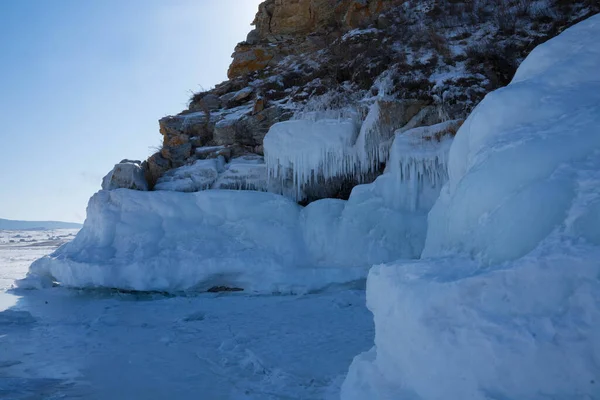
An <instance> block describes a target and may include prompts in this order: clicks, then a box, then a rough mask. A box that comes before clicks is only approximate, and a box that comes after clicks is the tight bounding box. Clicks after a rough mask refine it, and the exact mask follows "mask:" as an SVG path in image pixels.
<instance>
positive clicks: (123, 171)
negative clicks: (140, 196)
mask: <svg viewBox="0 0 600 400" xmlns="http://www.w3.org/2000/svg"><path fill="white" fill-rule="evenodd" d="M143 164H144V163H142V162H141V161H132V160H122V161H121V162H120V163H118V164H117V165H115V167H114V168H113V169H112V171H110V172H109V173H108V175H106V176H105V177H104V178H103V179H102V189H103V190H115V189H133V190H142V191H146V190H148V183H147V182H146V178H145V174H144V168H145V165H143Z"/></svg>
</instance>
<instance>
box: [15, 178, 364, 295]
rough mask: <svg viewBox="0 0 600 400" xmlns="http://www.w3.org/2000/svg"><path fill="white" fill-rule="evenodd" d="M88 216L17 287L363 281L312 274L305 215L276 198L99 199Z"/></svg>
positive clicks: (234, 194)
mask: <svg viewBox="0 0 600 400" xmlns="http://www.w3.org/2000/svg"><path fill="white" fill-rule="evenodd" d="M87 211H88V217H87V219H86V221H85V224H84V227H83V229H82V230H81V231H80V232H79V234H78V235H77V237H76V238H75V239H74V240H73V241H72V242H70V243H68V244H66V245H65V246H63V247H61V248H59V249H58V250H57V251H56V252H55V253H53V254H52V255H50V256H48V257H44V258H42V259H40V260H38V261H36V262H34V263H33V264H32V265H31V267H30V271H29V275H28V278H27V279H25V280H24V281H22V282H21V283H20V286H21V287H27V286H34V287H36V286H37V287H39V286H46V285H48V284H51V283H52V282H53V281H58V282H60V283H61V284H63V285H66V286H73V287H109V288H120V289H127V290H143V291H152V290H155V291H169V292H176V291H185V290H198V291H202V290H207V289H209V288H211V287H214V286H227V287H237V288H243V289H245V290H249V291H256V292H271V293H272V292H278V291H280V292H290V291H292V292H303V291H307V290H313V289H319V288H323V287H326V286H328V285H331V284H337V283H345V282H351V281H354V280H357V279H360V278H364V276H365V275H366V267H363V268H360V269H345V270H339V269H337V270H336V269H328V268H309V267H308V266H307V263H306V259H307V254H306V250H305V247H304V244H303V241H302V234H301V232H300V230H299V228H298V227H299V223H298V220H299V215H300V212H301V207H300V206H298V205H297V204H295V203H294V202H292V201H291V200H289V199H287V198H285V197H282V196H279V195H275V194H272V193H264V192H253V191H229V190H208V191H203V192H197V193H178V192H170V191H159V192H138V191H132V190H123V189H122V190H115V191H100V192H98V193H97V194H95V195H94V196H93V197H92V198H91V200H90V203H89V205H88V210H87Z"/></svg>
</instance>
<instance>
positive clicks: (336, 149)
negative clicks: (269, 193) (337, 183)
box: [263, 119, 358, 199]
mask: <svg viewBox="0 0 600 400" xmlns="http://www.w3.org/2000/svg"><path fill="white" fill-rule="evenodd" d="M357 135H358V125H357V124H356V122H355V121H354V120H353V119H321V120H311V119H298V120H291V121H285V122H279V123H277V124H275V125H273V126H272V127H271V129H270V130H269V132H268V133H267V135H266V136H265V139H264V143H263V144H264V149H265V161H266V163H267V168H268V173H269V178H270V179H272V180H275V181H280V182H281V186H282V187H283V186H285V185H284V184H283V183H284V182H285V181H286V180H288V178H289V175H291V176H292V180H293V185H294V187H295V196H294V197H295V198H296V199H297V198H300V197H301V192H302V186H303V185H306V184H308V183H315V182H316V181H317V178H318V177H322V178H324V179H330V178H334V177H338V176H346V175H350V174H351V173H352V172H353V171H354V157H353V154H351V152H350V151H349V149H351V148H352V145H353V144H354V142H355V141H356V137H357Z"/></svg>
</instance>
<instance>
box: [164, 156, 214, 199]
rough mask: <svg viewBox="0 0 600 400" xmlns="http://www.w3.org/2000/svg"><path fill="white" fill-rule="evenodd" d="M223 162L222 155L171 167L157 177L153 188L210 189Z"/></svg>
mask: <svg viewBox="0 0 600 400" xmlns="http://www.w3.org/2000/svg"><path fill="white" fill-rule="evenodd" d="M224 163H225V160H224V159H223V157H218V158H211V159H208V160H198V161H196V162H194V163H193V164H192V165H185V166H183V167H179V168H176V169H172V170H170V171H168V172H167V173H165V174H164V175H163V176H161V177H160V178H159V179H158V181H157V182H156V185H155V186H154V190H169V191H173V192H198V191H200V190H207V189H210V188H211V187H212V185H213V183H215V181H216V180H217V177H218V176H219V170H220V169H221V168H222V167H223V164H224Z"/></svg>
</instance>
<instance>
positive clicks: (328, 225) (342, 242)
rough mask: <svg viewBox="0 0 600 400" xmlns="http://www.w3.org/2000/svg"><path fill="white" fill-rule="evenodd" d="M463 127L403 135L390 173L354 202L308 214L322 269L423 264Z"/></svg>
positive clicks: (357, 191)
mask: <svg viewBox="0 0 600 400" xmlns="http://www.w3.org/2000/svg"><path fill="white" fill-rule="evenodd" d="M459 124H460V121H451V122H447V123H443V124H438V125H434V126H430V127H426V128H417V129H412V130H408V131H406V132H397V133H396V135H395V138H394V140H393V144H392V146H391V148H390V161H389V162H388V167H387V169H386V171H385V173H384V174H383V175H381V176H379V177H378V178H377V179H376V180H375V182H373V183H370V184H364V185H359V186H356V187H355V188H354V189H353V190H352V193H351V195H350V198H349V199H348V201H342V200H334V199H324V200H319V201H316V202H313V203H311V204H309V205H308V206H307V207H306V208H305V209H304V210H303V212H302V218H303V219H302V221H301V222H302V227H303V234H304V240H305V242H306V245H307V246H308V249H309V254H310V255H311V256H312V260H313V262H314V263H316V264H318V265H337V266H351V265H372V264H377V263H382V262H387V261H386V260H388V261H390V260H396V259H399V258H404V259H413V258H418V257H419V256H420V254H421V252H422V250H423V246H424V243H425V234H426V230H427V213H428V212H429V210H430V209H431V207H432V206H433V204H434V202H435V200H436V199H437V197H438V195H439V192H440V190H441V188H442V186H443V184H444V183H445V182H446V177H447V172H446V168H447V165H446V160H447V153H448V150H449V147H450V143H451V142H452V133H453V132H454V129H455V128H456V127H457V126H458V125H459Z"/></svg>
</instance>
